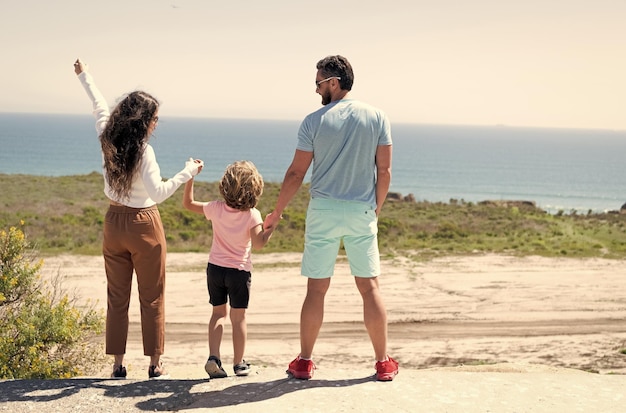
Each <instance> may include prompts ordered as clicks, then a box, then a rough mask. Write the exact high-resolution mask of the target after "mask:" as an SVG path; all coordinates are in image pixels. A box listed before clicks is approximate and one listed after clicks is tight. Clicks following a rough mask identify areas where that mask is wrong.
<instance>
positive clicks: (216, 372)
mask: <svg viewBox="0 0 626 413" xmlns="http://www.w3.org/2000/svg"><path fill="white" fill-rule="evenodd" d="M204 370H205V371H206V372H207V373H208V375H209V377H210V378H212V379H223V378H224V377H227V376H228V374H226V372H225V371H224V369H223V368H222V360H220V359H219V358H217V357H215V356H210V357H209V359H208V360H207V361H206V364H205V365H204Z"/></svg>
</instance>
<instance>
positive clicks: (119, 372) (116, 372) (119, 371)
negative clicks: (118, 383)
mask: <svg viewBox="0 0 626 413" xmlns="http://www.w3.org/2000/svg"><path fill="white" fill-rule="evenodd" d="M111 378H112V379H125V378H126V367H124V366H121V365H120V366H117V368H116V367H115V366H113V373H111Z"/></svg>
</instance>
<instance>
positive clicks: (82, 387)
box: [0, 376, 374, 411]
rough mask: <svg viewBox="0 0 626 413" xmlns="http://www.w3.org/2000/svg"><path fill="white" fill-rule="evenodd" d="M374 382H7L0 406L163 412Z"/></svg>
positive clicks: (1, 386) (0, 390) (0, 389)
mask: <svg viewBox="0 0 626 413" xmlns="http://www.w3.org/2000/svg"><path fill="white" fill-rule="evenodd" d="M373 380H374V377H373V376H367V377H363V378H356V379H345V380H310V381H305V380H296V379H292V378H284V379H278V380H271V381H267V382H241V381H239V380H236V381H234V380H230V379H224V380H222V379H220V380H211V381H209V380H208V379H195V380H152V381H150V380H146V381H134V380H114V379H90V378H84V379H59V380H7V381H2V382H0V402H2V403H6V402H9V403H16V404H21V403H28V404H32V403H35V404H36V406H33V407H35V408H37V409H38V410H39V411H52V410H50V409H51V408H53V410H54V411H69V410H75V409H77V408H80V410H85V411H89V410H90V406H93V409H91V411H100V410H99V409H101V408H103V407H105V406H107V405H111V406H113V405H117V406H118V407H119V404H120V403H124V402H122V400H124V399H129V402H128V403H129V404H126V406H127V407H129V406H131V405H133V404H134V406H135V407H136V408H137V409H138V410H143V411H168V410H190V409H200V408H210V407H224V406H235V405H238V404H243V403H252V402H258V401H263V400H269V399H273V398H278V397H281V396H283V395H285V394H288V393H292V392H295V391H300V390H306V389H312V388H323V387H332V388H337V387H348V386H355V385H359V384H362V383H367V382H371V381H373Z"/></svg>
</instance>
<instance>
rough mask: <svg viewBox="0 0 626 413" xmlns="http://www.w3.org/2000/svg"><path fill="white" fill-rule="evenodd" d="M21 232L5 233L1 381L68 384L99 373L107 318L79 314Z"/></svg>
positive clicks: (0, 249)
mask: <svg viewBox="0 0 626 413" xmlns="http://www.w3.org/2000/svg"><path fill="white" fill-rule="evenodd" d="M42 265H43V262H42V261H41V260H37V259H36V253H35V251H34V249H33V248H32V247H31V245H30V243H29V242H28V241H27V240H26V237H25V235H24V232H23V231H22V230H21V229H19V228H17V227H10V228H9V229H8V230H1V231H0V379H34V378H67V377H73V376H77V375H80V374H85V373H93V372H95V371H96V370H99V368H100V367H101V362H102V361H103V358H104V352H103V351H102V349H101V348H100V347H101V345H97V344H95V342H94V340H93V338H94V337H95V336H96V335H98V334H100V333H101V332H102V327H103V324H104V323H103V316H102V314H100V313H98V312H96V311H95V310H94V309H93V308H86V309H79V308H78V307H77V306H76V297H72V296H69V295H68V294H67V293H65V292H64V291H63V289H62V288H61V283H60V276H59V275H57V276H56V277H55V278H54V279H53V280H52V281H51V282H49V283H46V282H43V281H42V280H41V277H40V275H39V271H40V270H41V268H42Z"/></svg>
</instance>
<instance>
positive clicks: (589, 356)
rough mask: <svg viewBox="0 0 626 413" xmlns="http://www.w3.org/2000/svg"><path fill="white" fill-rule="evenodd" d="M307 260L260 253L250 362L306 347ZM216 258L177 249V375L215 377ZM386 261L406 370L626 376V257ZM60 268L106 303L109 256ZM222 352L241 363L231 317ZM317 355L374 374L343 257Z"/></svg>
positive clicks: (283, 357) (384, 281)
mask: <svg viewBox="0 0 626 413" xmlns="http://www.w3.org/2000/svg"><path fill="white" fill-rule="evenodd" d="M300 257H301V256H300V254H258V255H255V256H254V262H255V269H254V270H253V276H252V285H253V287H252V297H251V302H250V307H249V309H248V312H247V320H248V342H247V348H246V359H247V360H248V361H249V362H251V363H252V364H253V367H254V368H257V369H259V370H261V369H265V368H270V369H274V368H275V369H277V371H281V370H282V369H284V368H286V366H287V364H288V363H289V362H290V361H291V360H292V359H293V358H294V357H295V356H296V355H297V354H298V351H299V339H298V331H299V326H298V322H299V313H300V306H301V303H302V300H303V298H304V293H305V288H306V287H305V285H306V279H305V278H304V277H302V276H300V275H299V262H300ZM206 259H207V254H197V253H171V254H169V256H168V273H167V287H166V300H167V302H166V314H167V315H166V318H167V336H166V353H165V355H164V357H163V359H164V361H165V362H166V366H167V368H168V370H169V371H170V373H171V374H172V376H173V377H176V378H180V379H203V378H206V373H205V372H204V368H203V366H204V362H205V360H206V358H207V357H208V345H207V341H206V328H207V327H206V325H207V321H208V318H209V316H210V313H211V307H210V304H209V303H208V293H207V291H206V282H205V272H204V268H205V266H206ZM382 268H383V275H382V276H381V277H380V282H381V288H382V291H383V296H384V299H385V303H386V306H387V310H388V318H389V354H390V355H391V356H392V357H394V358H395V359H397V360H398V361H399V362H400V366H401V369H411V370H416V369H426V368H429V369H430V368H444V367H453V368H455V369H458V368H462V367H463V366H468V368H469V366H472V368H475V367H476V366H481V367H482V368H483V369H487V370H489V369H491V370H494V371H495V370H497V371H505V372H506V371H508V372H514V371H517V370H520V369H523V370H528V368H529V367H528V366H535V367H533V369H536V368H537V366H541V367H540V368H544V369H554V368H572V369H580V370H585V371H593V372H598V373H601V374H608V373H613V374H625V373H626V355H624V354H621V352H620V350H622V349H625V348H626V266H625V262H624V261H615V260H603V259H588V260H582V259H548V258H540V257H527V258H517V257H509V256H499V255H480V256H473V257H454V258H450V257H448V258H442V259H437V260H434V261H430V262H419V261H415V260H412V259H410V258H409V257H404V256H398V257H396V258H394V259H389V260H384V261H383V263H382ZM55 274H60V275H61V276H62V277H63V286H64V287H65V288H66V289H68V290H70V291H75V293H76V294H77V295H78V296H79V297H81V298H83V299H89V300H91V301H92V302H95V303H96V306H97V307H99V308H102V309H104V308H105V306H106V281H105V275H104V269H103V259H102V257H89V256H74V255H61V256H56V257H49V258H46V259H45V260H44V267H43V276H44V278H46V277H52V276H54V275H55ZM133 294H134V297H133V300H132V302H131V311H130V316H131V322H132V325H131V331H130V335H129V347H128V351H127V358H126V364H127V365H128V372H129V378H131V379H142V380H143V379H145V378H146V376H147V372H146V369H147V365H148V359H147V358H146V357H145V356H143V354H142V353H143V352H142V350H141V348H142V347H141V336H140V326H139V324H138V322H139V304H138V301H137V298H136V295H135V294H136V291H133ZM221 351H222V359H223V361H224V365H225V367H226V369H227V371H228V372H232V368H231V365H232V342H231V340H230V329H229V327H228V326H227V330H226V332H225V337H224V342H223V343H222V348H221ZM314 360H315V363H316V364H317V367H318V371H324V370H326V371H329V370H331V369H344V370H346V369H347V370H350V368H351V366H354V367H358V368H359V369H371V371H372V373H373V362H374V360H373V352H372V348H371V345H370V342H369V339H368V337H367V334H366V332H365V329H364V327H363V323H362V308H361V300H360V296H359V295H358V292H357V290H356V287H355V286H354V280H353V277H352V276H350V275H349V268H348V265H347V262H345V261H344V260H341V259H340V260H338V263H337V267H336V271H335V276H334V278H333V281H332V284H331V288H330V291H329V293H328V295H327V301H326V312H325V323H324V325H323V327H322V331H321V333H320V337H319V339H318V342H317V344H316V347H315V352H314ZM490 366H492V367H490ZM520 366H522V367H520ZM523 366H526V367H523ZM109 369H110V366H103V371H102V375H103V376H108V374H110V373H109ZM401 371H402V370H401Z"/></svg>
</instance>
